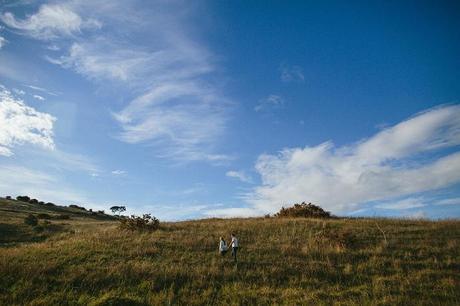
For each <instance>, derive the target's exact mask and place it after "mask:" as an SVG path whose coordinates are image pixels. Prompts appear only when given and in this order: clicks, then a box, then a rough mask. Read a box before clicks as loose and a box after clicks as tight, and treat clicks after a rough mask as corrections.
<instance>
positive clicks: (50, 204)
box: [45, 202, 56, 206]
mask: <svg viewBox="0 0 460 306" xmlns="http://www.w3.org/2000/svg"><path fill="white" fill-rule="evenodd" d="M45 205H46V206H56V205H55V204H54V203H51V202H48V203H46V204H45Z"/></svg>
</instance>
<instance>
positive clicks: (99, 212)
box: [97, 210, 105, 215]
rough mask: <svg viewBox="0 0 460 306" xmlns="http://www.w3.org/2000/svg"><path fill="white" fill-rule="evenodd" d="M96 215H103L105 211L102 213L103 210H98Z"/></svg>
mask: <svg viewBox="0 0 460 306" xmlns="http://www.w3.org/2000/svg"><path fill="white" fill-rule="evenodd" d="M97 213H98V214H102V215H105V211H103V210H98V211H97Z"/></svg>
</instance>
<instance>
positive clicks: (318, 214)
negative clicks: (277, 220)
mask: <svg viewBox="0 0 460 306" xmlns="http://www.w3.org/2000/svg"><path fill="white" fill-rule="evenodd" d="M275 217H281V218H282V217H303V218H331V217H332V215H331V213H330V212H328V211H325V210H324V209H322V208H321V207H319V206H317V205H314V204H312V203H308V204H307V203H305V202H302V203H301V204H297V203H296V204H294V206H292V207H288V208H284V207H282V208H281V210H280V211H279V212H278V213H277V214H275Z"/></svg>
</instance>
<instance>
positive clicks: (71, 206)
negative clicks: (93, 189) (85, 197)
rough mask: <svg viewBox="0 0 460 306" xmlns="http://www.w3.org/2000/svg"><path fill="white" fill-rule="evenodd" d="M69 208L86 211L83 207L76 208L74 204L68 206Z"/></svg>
mask: <svg viewBox="0 0 460 306" xmlns="http://www.w3.org/2000/svg"><path fill="white" fill-rule="evenodd" d="M69 207H70V208H75V209H80V210H86V208H84V207H83V206H78V205H75V204H72V205H69Z"/></svg>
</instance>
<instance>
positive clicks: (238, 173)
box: [225, 171, 252, 183]
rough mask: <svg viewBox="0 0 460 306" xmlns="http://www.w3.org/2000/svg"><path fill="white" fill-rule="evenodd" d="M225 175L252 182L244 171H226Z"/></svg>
mask: <svg viewBox="0 0 460 306" xmlns="http://www.w3.org/2000/svg"><path fill="white" fill-rule="evenodd" d="M225 175H226V176H228V177H233V178H236V179H239V180H240V181H242V182H244V183H252V178H251V177H250V176H249V175H247V174H246V173H245V172H244V171H227V173H225Z"/></svg>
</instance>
